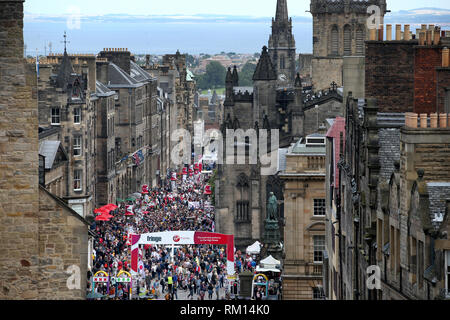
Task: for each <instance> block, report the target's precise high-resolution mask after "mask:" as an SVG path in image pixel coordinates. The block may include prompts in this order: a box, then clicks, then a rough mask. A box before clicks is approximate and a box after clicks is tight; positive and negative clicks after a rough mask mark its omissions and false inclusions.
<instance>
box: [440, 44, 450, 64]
mask: <svg viewBox="0 0 450 320" xmlns="http://www.w3.org/2000/svg"><path fill="white" fill-rule="evenodd" d="M449 56H450V50H449V49H448V48H447V47H445V48H444V49H443V50H442V67H444V68H448V66H449Z"/></svg>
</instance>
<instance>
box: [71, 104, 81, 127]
mask: <svg viewBox="0 0 450 320" xmlns="http://www.w3.org/2000/svg"><path fill="white" fill-rule="evenodd" d="M77 110H78V114H77V112H76V111H77ZM77 117H78V121H77V120H76V119H77ZM73 123H74V124H80V123H81V108H80V107H77V108H73Z"/></svg>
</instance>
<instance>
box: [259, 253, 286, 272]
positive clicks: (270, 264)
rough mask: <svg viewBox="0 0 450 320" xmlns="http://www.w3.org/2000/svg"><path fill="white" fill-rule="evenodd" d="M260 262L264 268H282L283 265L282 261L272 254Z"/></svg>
mask: <svg viewBox="0 0 450 320" xmlns="http://www.w3.org/2000/svg"><path fill="white" fill-rule="evenodd" d="M259 263H260V266H261V268H262V269H280V266H281V262H280V261H279V260H277V259H275V258H274V257H272V256H271V255H270V256H268V257H267V258H265V259H263V260H261V261H260V262H259Z"/></svg>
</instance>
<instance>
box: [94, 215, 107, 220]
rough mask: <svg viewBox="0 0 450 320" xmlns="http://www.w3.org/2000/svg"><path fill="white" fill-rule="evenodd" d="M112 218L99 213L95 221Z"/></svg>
mask: <svg viewBox="0 0 450 320" xmlns="http://www.w3.org/2000/svg"><path fill="white" fill-rule="evenodd" d="M109 219H110V218H108V217H105V216H104V215H98V216H97V217H95V221H109Z"/></svg>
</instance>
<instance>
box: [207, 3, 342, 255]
mask: <svg viewBox="0 0 450 320" xmlns="http://www.w3.org/2000/svg"><path fill="white" fill-rule="evenodd" d="M289 21H290V20H289V19H288V17H287V7H286V1H277V15H276V18H275V19H274V21H273V26H276V27H275V28H274V29H273V34H272V36H271V37H270V39H269V48H268V47H266V46H264V47H263V50H262V53H261V57H260V59H259V61H258V64H257V66H256V70H255V73H254V75H253V87H241V86H239V77H238V73H237V71H236V69H234V70H231V68H229V69H228V72H227V75H226V79H225V101H224V108H223V122H222V126H221V130H222V133H223V139H224V140H223V142H224V143H225V142H226V139H227V136H226V130H227V129H230V130H231V129H232V130H238V129H242V130H243V131H244V132H245V131H247V130H249V129H255V130H256V131H258V130H259V129H265V130H268V131H270V130H272V129H273V130H278V132H279V147H280V148H285V147H288V146H290V145H291V144H292V143H295V142H297V141H298V140H299V139H300V138H302V137H305V136H306V135H308V134H312V133H315V132H317V131H319V127H321V126H322V124H323V123H324V122H325V120H326V118H330V117H331V118H332V117H335V116H337V115H339V114H341V112H342V110H341V109H342V108H341V103H342V95H341V94H340V92H339V91H338V90H337V85H336V84H335V83H334V84H332V85H331V87H329V88H328V89H326V90H323V91H317V92H312V91H307V90H304V88H303V85H302V81H301V78H300V75H299V74H297V76H296V77H295V78H294V79H291V77H290V76H286V79H284V78H285V77H282V78H283V79H280V77H279V76H280V75H281V73H283V74H284V75H291V74H292V73H294V74H295V63H287V61H288V59H287V56H286V62H285V63H286V64H285V66H286V67H289V72H287V71H286V70H284V69H278V67H277V65H278V64H275V63H274V61H273V60H272V56H271V54H272V53H274V52H276V51H277V50H278V51H279V52H280V54H286V52H285V51H284V50H285V49H286V47H285V46H284V45H283V46H282V44H281V42H280V43H278V42H276V41H274V39H277V38H279V39H281V38H283V39H291V40H292V41H291V42H290V45H291V47H294V42H293V36H292V34H291V32H292V29H291V28H290V27H289V25H290V22H289ZM278 26H284V27H283V28H281V27H280V28H278ZM280 30H282V32H284V33H285V34H284V35H283V36H282V37H281V36H280V35H279V34H278V33H279V32H281V31H280ZM271 46H272V47H271ZM276 46H278V47H276ZM277 48H278V49H277ZM291 49H292V48H291ZM291 49H289V50H291ZM294 51H295V50H294ZM294 61H295V54H294ZM277 63H278V62H277ZM279 72H280V74H279ZM316 106H317V108H316ZM324 128H325V127H324ZM250 138H251V137H249V136H247V139H249V140H248V141H249V145H251V144H252V143H255V144H256V142H252V141H250ZM269 140H270V137H269V138H268V141H269ZM238 143H239V142H238ZM243 143H245V141H244V142H243ZM257 150H259V149H257ZM223 151H224V152H223V159H224V162H225V159H227V157H232V156H233V154H226V152H225V151H226V148H225V144H224V149H223ZM237 152H239V151H237ZM271 152H278V151H277V150H275V149H272V145H270V148H268V149H267V153H268V154H272V153H271ZM235 155H236V150H235ZM262 167H264V166H262V165H261V162H260V159H259V157H257V159H255V158H254V157H253V158H252V163H250V161H249V159H247V161H246V162H245V164H230V163H224V164H220V165H219V166H218V176H217V177H218V180H217V181H216V189H215V190H216V197H215V200H216V208H217V215H216V219H217V221H216V227H217V230H219V232H223V233H230V234H234V235H235V239H236V240H235V242H236V245H237V247H240V248H244V247H245V246H248V245H250V244H252V243H254V242H255V241H256V240H260V241H261V240H263V239H262V238H263V231H264V222H263V220H264V218H265V216H266V204H267V200H268V195H269V194H270V192H274V194H275V195H276V196H277V198H278V200H279V201H280V204H282V203H283V196H284V195H283V191H282V190H283V189H282V187H281V186H282V181H281V180H280V179H279V178H278V177H275V173H274V174H273V175H268V176H267V175H261V168H262ZM280 207H281V212H280V216H281V217H282V216H283V209H282V208H283V206H282V205H281V206H280Z"/></svg>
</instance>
